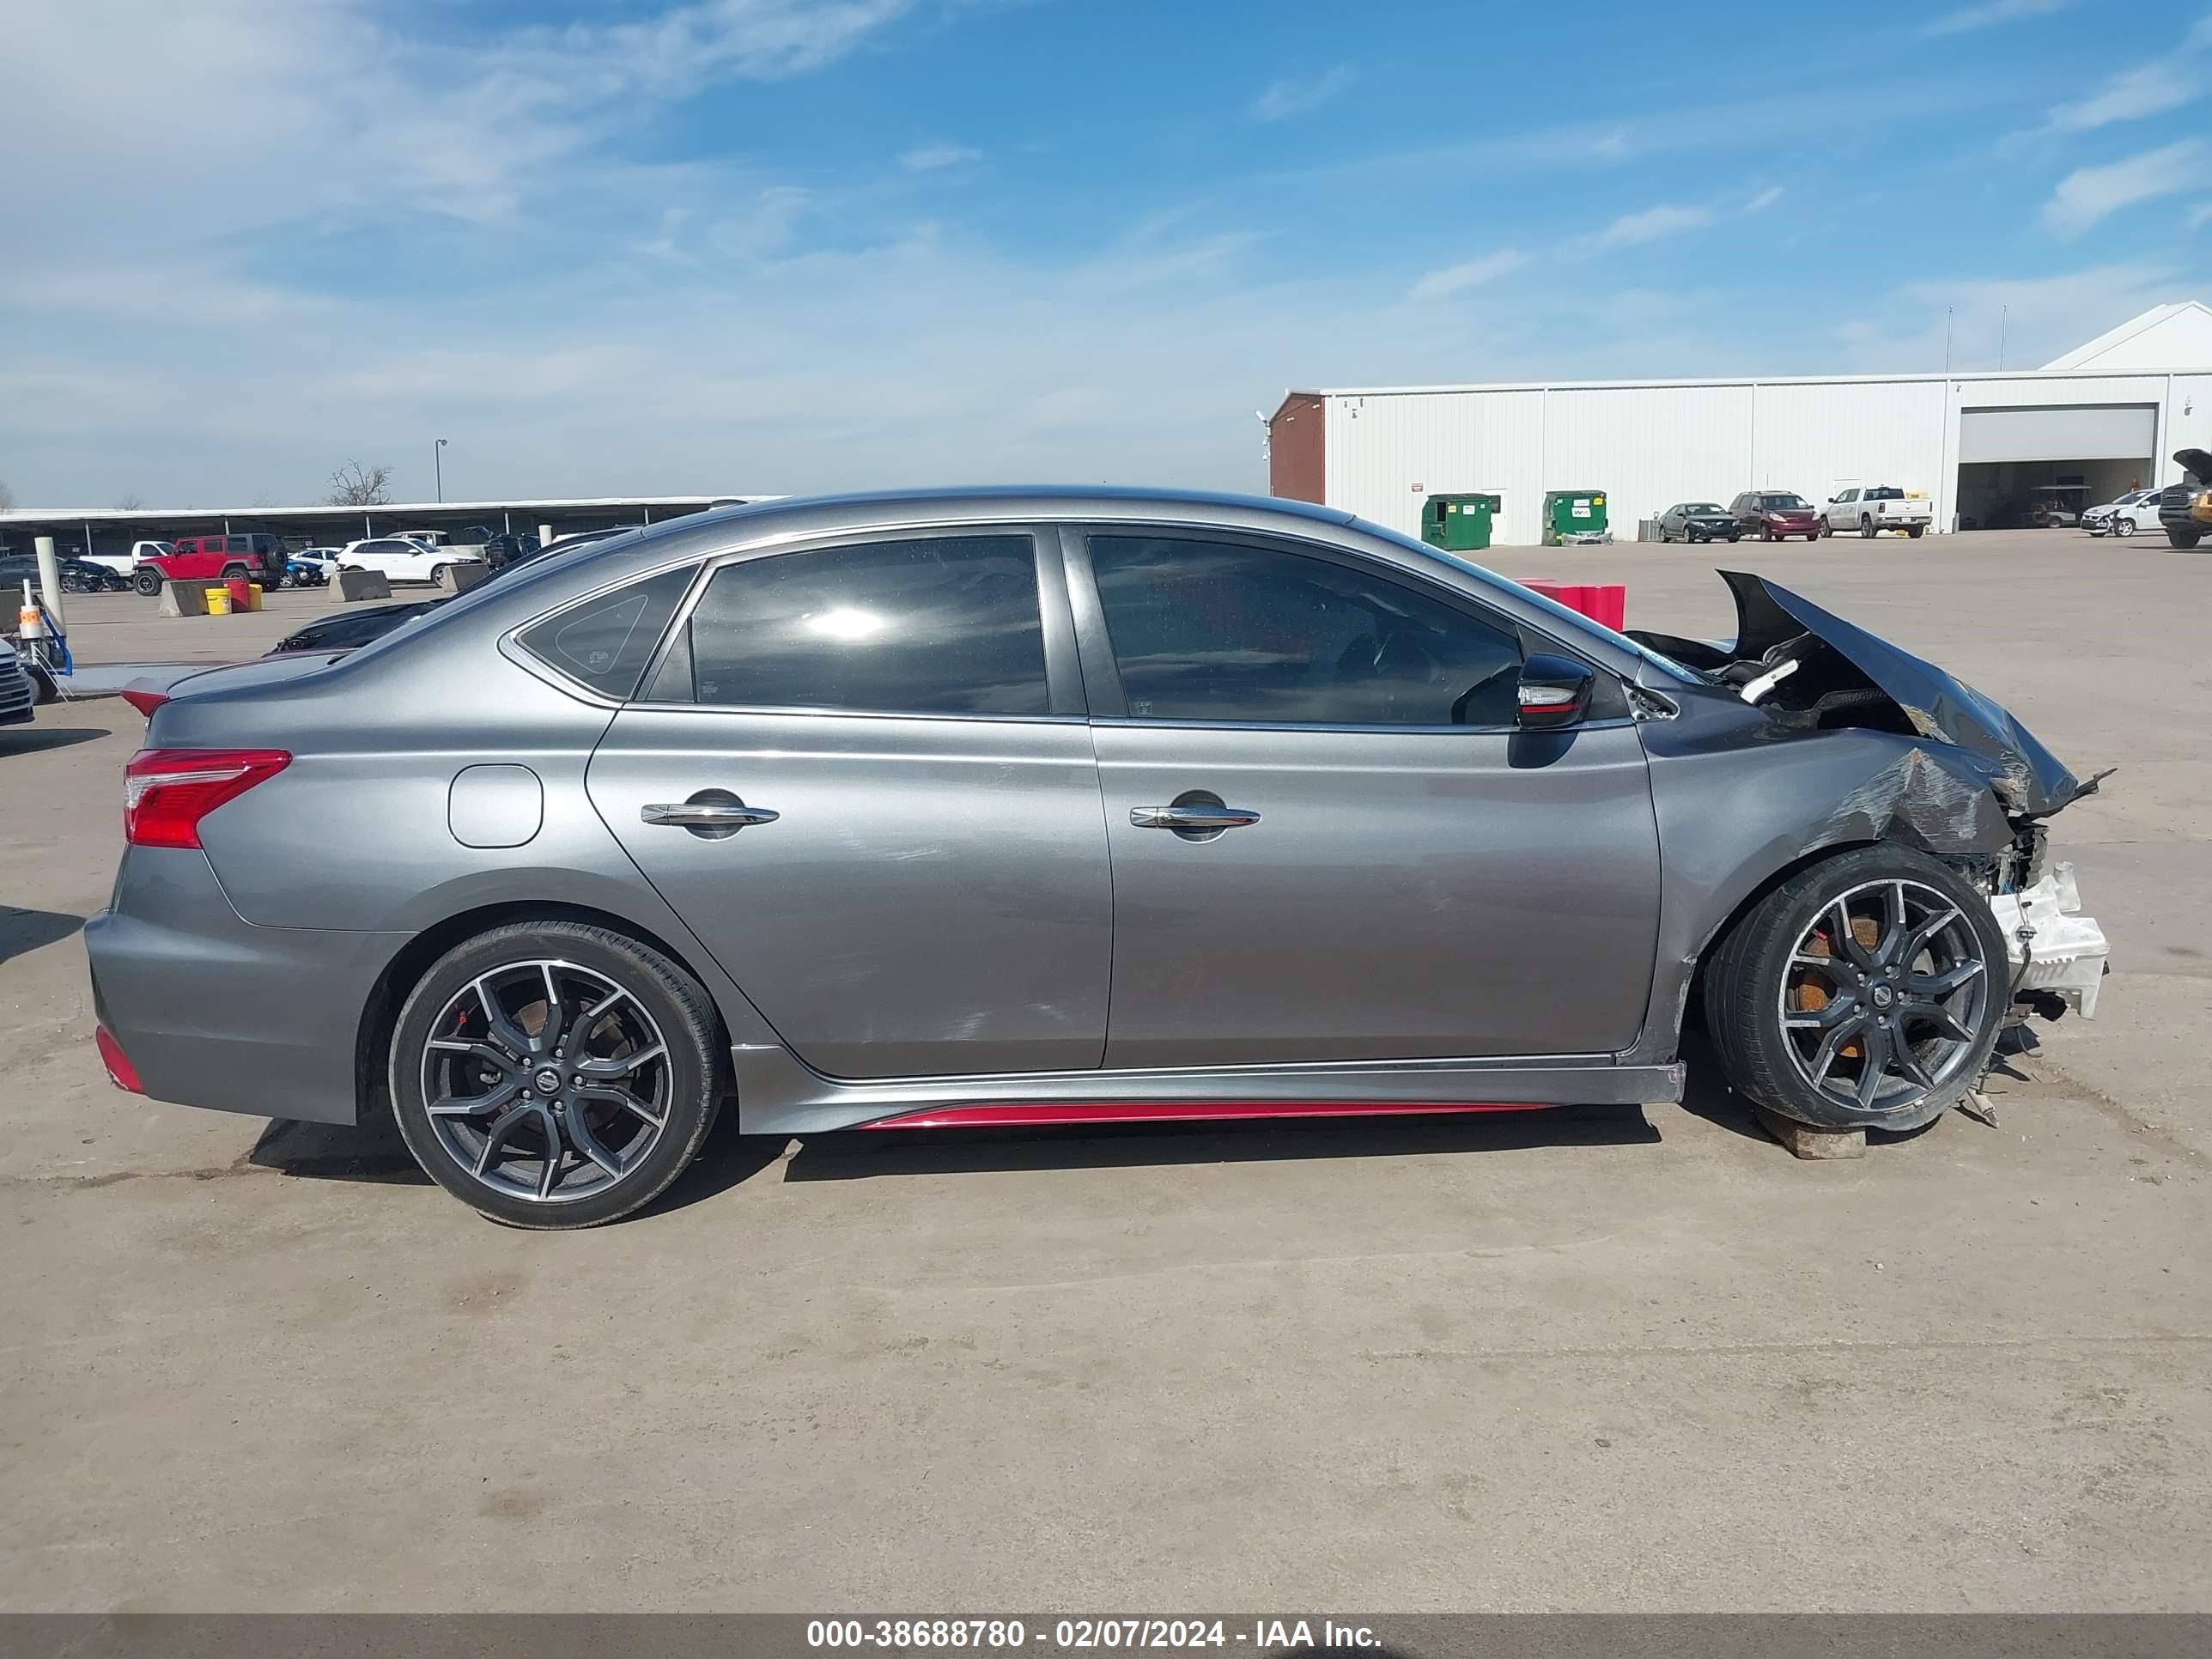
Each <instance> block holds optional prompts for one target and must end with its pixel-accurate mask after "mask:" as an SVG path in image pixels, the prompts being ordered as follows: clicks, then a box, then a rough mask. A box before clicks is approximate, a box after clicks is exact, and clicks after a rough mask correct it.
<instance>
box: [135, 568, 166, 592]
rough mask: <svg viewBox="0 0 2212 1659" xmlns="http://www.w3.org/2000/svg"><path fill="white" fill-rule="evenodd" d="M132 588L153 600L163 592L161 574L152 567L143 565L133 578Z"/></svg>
mask: <svg viewBox="0 0 2212 1659" xmlns="http://www.w3.org/2000/svg"><path fill="white" fill-rule="evenodd" d="M131 586H133V587H135V588H137V590H138V592H141V593H143V594H145V595H146V596H147V597H148V598H149V599H151V598H152V597H153V596H154V595H155V594H156V593H158V592H161V572H160V571H158V570H156V569H155V568H154V567H153V566H151V565H141V566H139V567H138V569H137V572H136V573H135V574H133V575H132V576H131Z"/></svg>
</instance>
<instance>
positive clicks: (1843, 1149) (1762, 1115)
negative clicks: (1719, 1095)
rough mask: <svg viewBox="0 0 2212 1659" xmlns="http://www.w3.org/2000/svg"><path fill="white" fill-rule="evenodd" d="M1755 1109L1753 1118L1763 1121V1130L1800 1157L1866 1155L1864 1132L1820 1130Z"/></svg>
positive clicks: (1856, 1156)
mask: <svg viewBox="0 0 2212 1659" xmlns="http://www.w3.org/2000/svg"><path fill="white" fill-rule="evenodd" d="M1752 1115H1753V1116H1755V1117H1756V1118H1758V1120H1759V1127H1760V1128H1762V1129H1764V1130H1765V1131H1766V1133H1769V1134H1771V1135H1772V1136H1773V1137H1774V1138H1775V1139H1777V1140H1778V1141H1780V1142H1781V1143H1782V1144H1783V1145H1784V1146H1787V1147H1788V1148H1789V1149H1790V1151H1791V1152H1793V1153H1795V1154H1796V1156H1797V1157H1799V1158H1864V1157H1865V1156H1866V1131H1865V1130H1864V1129H1816V1128H1814V1127H1813V1126H1812V1125H1811V1124H1809V1123H1800V1122H1798V1121H1796V1119H1795V1118H1788V1117H1784V1116H1782V1115H1780V1114H1778V1113H1775V1112H1770V1111H1768V1110H1767V1109H1766V1108H1765V1107H1764V1106H1754V1107H1753V1108H1752Z"/></svg>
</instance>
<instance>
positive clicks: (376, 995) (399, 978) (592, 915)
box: [354, 899, 730, 1122]
mask: <svg viewBox="0 0 2212 1659" xmlns="http://www.w3.org/2000/svg"><path fill="white" fill-rule="evenodd" d="M518 921H568V922H578V923H581V924H582V925H584V926H586V927H604V928H605V929H607V930H608V931H609V932H610V933H620V934H622V935H623V936H624V937H625V938H628V939H635V941H636V942H637V943H638V944H640V945H646V946H648V947H649V948H651V949H653V950H655V951H659V952H660V954H661V955H663V956H665V957H667V958H668V959H669V960H670V961H671V962H672V963H675V964H676V965H677V966H678V967H679V968H681V969H683V970H684V972H685V973H687V974H689V975H690V976H691V977H692V979H693V980H694V981H696V982H697V983H698V984H699V985H701V986H702V987H705V988H706V989H707V1001H708V1006H709V1007H711V1008H713V1009H714V1027H715V1036H716V1040H717V1041H718V1042H720V1044H721V1045H722V1047H724V1048H727V1047H728V1046H729V1042H730V1031H729V1020H728V1018H727V1016H726V1014H725V1013H724V1012H723V1011H722V1008H721V1006H720V1002H719V1000H717V999H716V998H715V996H714V991H713V988H712V987H713V985H714V977H715V976H714V975H708V974H702V972H700V970H699V968H698V966H697V964H696V963H694V962H692V960H691V959H690V956H689V955H687V954H686V952H685V951H684V950H683V949H681V948H680V947H679V946H678V945H675V944H673V943H671V941H670V940H668V939H665V938H663V937H662V936H661V935H660V934H659V933H655V932H653V930H652V929H651V928H649V927H642V926H641V925H640V924H639V923H638V922H637V921H635V920H633V919H632V918H630V917H628V916H622V915H616V914H615V913H614V912H612V911H611V910H601V909H598V908H594V907H593V906H591V905H588V904H566V903H560V902H553V901H549V900H543V899H513V900H507V901H503V902H499V903H495V904H482V905H478V906H477V907H475V908H472V909H467V910H458V911H456V912H454V913H453V915H450V916H447V917H445V918H444V919H442V920H441V921H436V922H434V923H433V924H432V925H431V926H429V927H426V928H424V929H423V930H422V932H421V933H417V934H416V935H415V937H414V938H413V939H410V940H408V941H407V943H406V944H405V945H402V946H401V947H400V948H399V950H398V951H397V952H396V953H394V955H393V956H392V960H391V961H390V962H388V963H386V964H385V967H384V971H383V972H382V973H380V974H379V975H377V977H376V982H375V983H374V985H373V986H371V987H370V988H369V994H368V999H367V1000H366V1001H364V1002H363V1003H362V1011H361V1022H360V1024H359V1027H358V1029H357V1030H356V1034H355V1037H354V1100H355V1116H356V1121H362V1122H366V1121H368V1118H369V1117H370V1116H371V1115H374V1114H376V1113H380V1112H385V1111H388V1110H389V1109H390V1108H391V1099H390V1091H389V1086H388V1085H387V1083H386V1076H385V1064H384V1054H385V1051H386V1048H389V1047H390V1046H391V1042H392V1030H393V1028H394V1026H396V1025H397V1024H398V1019H399V1009H400V1005H401V1004H403V1003H404V1002H405V1001H406V1000H407V994H408V993H409V992H410V991H412V990H413V989H414V988H415V987H416V985H417V984H418V983H420V982H421V981H422V975H424V974H426V973H428V971H429V970H430V965H431V963H435V962H436V961H437V959H438V958H439V957H442V956H443V955H445V954H446V952H447V951H450V950H452V949H453V947H454V946H455V945H459V944H461V943H462V942H463V941H465V940H467V939H474V938H475V937H476V936H477V934H479V933H489V932H490V931H491V930H492V929H493V928H495V927H506V926H507V925H508V924H510V923H513V922H518Z"/></svg>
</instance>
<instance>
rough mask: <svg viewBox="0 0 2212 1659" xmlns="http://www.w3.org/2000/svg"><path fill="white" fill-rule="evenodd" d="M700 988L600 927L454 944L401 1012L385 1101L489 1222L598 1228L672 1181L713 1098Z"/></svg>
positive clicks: (456, 1191) (453, 1189)
mask: <svg viewBox="0 0 2212 1659" xmlns="http://www.w3.org/2000/svg"><path fill="white" fill-rule="evenodd" d="M717 1030H718V1026H717V1023H716V1020H715V1016H714V1006H713V1004H712V1003H711V1001H710V1000H708V995H707V993H706V991H705V990H704V989H703V988H702V987H701V986H700V985H699V983H698V981H696V980H695V979H693V978H692V977H691V975H690V974H689V973H687V972H685V971H684V969H683V968H682V967H680V966H679V965H678V964H677V963H674V962H671V961H670V960H669V958H668V957H665V956H664V955H663V954H661V952H659V951H656V950H654V949H653V948H652V947H650V946H649V945H643V944H641V943H640V942H639V941H637V940H635V939H629V938H626V937H624V936H623V935H622V934H620V933H615V932H613V931H611V930H610V929H607V928H604V927H591V926H587V925H585V924H582V923H577V922H567V921H546V922H517V923H510V924H508V925H507V926H505V927H495V928H493V929H492V930H490V931H489V932H488V933H482V934H479V935H478V936H477V937H476V938H475V939H470V940H468V941H467V942H466V943H465V944H462V945H456V946H455V947H454V948H453V949H452V950H451V951H447V953H446V954H445V955H444V956H443V957H440V958H439V959H438V961H437V962H436V963H435V964H433V966H432V967H431V968H430V969H429V971H428V973H426V974H425V975H423V976H422V980H421V981H419V982H418V983H417V984H416V987H415V988H414V990H413V991H412V992H411V993H410V994H409V996H408V998H407V1000H406V1002H405V1004H404V1006H402V1007H401V1009H400V1011H399V1018H398V1021H397V1023H396V1024H395V1025H394V1028H393V1031H392V1048H391V1055H390V1071H391V1086H392V1108H393V1113H394V1115H395V1116H396V1117H397V1118H398V1122H399V1130H400V1133H401V1134H402V1135H404V1137H405V1138H406V1141H407V1146H408V1148H409V1150H410V1151H411V1152H413V1153H414V1154H415V1158H416V1162H418V1163H419V1164H422V1168H423V1170H425V1171H426V1172H427V1173H428V1175H429V1176H430V1178H431V1179H432V1180H434V1181H435V1182H437V1183H438V1184H439V1185H440V1186H441V1187H443V1188H445V1189H446V1190H447V1192H449V1193H451V1194H453V1195H454V1196H455V1197H456V1198H458V1199H459V1200H461V1201H462V1202H463V1203H465V1204H467V1205H469V1206H472V1207H473V1208H475V1209H476V1210H477V1211H478V1212H481V1213H483V1214H484V1215H487V1216H489V1217H490V1218H492V1219H494V1220H495V1221H503V1222H506V1223H507V1224H509V1225H513V1226H517V1227H532V1228H541V1229H546V1230H555V1229H567V1228H575V1227H591V1226H597V1225H599V1224H600V1223H602V1222H607V1221H612V1220H614V1219H616V1218H618V1217H621V1216H624V1215H628V1214H629V1212H631V1211H633V1210H635V1209H637V1208H638V1207H639V1206H641V1205H644V1204H647V1203H650V1202H651V1201H652V1200H653V1199H654V1198H656V1197H658V1196H659V1194H661V1193H662V1192H663V1191H665V1189H666V1188H667V1186H668V1184H669V1183H670V1182H672V1181H674V1180H675V1179H676V1177H677V1176H679V1175H681V1174H682V1173H683V1172H684V1168H685V1166H686V1165H688V1164H690V1162H691V1159H692V1158H693V1156H694V1155H695V1154H696V1152H698V1150H699V1146H700V1144H701V1143H702V1141H703V1140H705V1139H706V1137H707V1131H708V1129H709V1128H711V1127H713V1125H714V1115H715V1112H716V1109H717V1108H718V1106H719V1104H720V1098H721V1093H722V1088H723V1073H724V1066H725V1062H724V1060H723V1059H722V1058H721V1048H720V1042H719V1040H718V1037H717V1035H716V1033H717Z"/></svg>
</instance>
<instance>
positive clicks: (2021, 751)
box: [1720, 570, 2095, 817]
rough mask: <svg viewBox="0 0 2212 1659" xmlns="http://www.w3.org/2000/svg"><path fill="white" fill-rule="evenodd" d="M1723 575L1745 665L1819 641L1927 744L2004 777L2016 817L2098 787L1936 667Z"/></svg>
mask: <svg viewBox="0 0 2212 1659" xmlns="http://www.w3.org/2000/svg"><path fill="white" fill-rule="evenodd" d="M1720 575H1721V580H1723V581H1725V582H1726V583H1728V585H1729V592H1731V593H1733V594H1734V595H1735V610H1736V636H1735V656H1736V657H1737V658H1738V659H1757V658H1759V657H1761V656H1764V655H1765V653H1767V652H1768V651H1770V650H1771V649H1772V648H1773V647H1776V646H1778V645H1780V644H1782V643H1783V642H1784V641H1787V640H1794V639H1796V637H1797V636H1798V635H1801V634H1810V635H1813V636H1814V638H1815V639H1818V640H1819V641H1821V643H1823V644H1824V645H1826V646H1828V647H1831V648H1832V649H1833V650H1834V651H1835V652H1836V653H1838V655H1839V656H1841V657H1843V658H1844V659H1845V660H1846V661H1848V662H1849V663H1850V665H1851V666H1852V667H1854V668H1856V669H1857V670H1858V671H1859V672H1861V673H1862V674H1864V675H1865V676H1866V677H1867V678H1868V679H1869V680H1871V681H1872V682H1874V684H1875V687H1876V688H1877V689H1878V690H1881V691H1882V692H1884V693H1886V694H1887V696H1888V697H1889V698H1890V700H1891V701H1892V702H1895V703H1896V704H1897V706H1898V707H1899V708H1901V709H1903V710H1904V711H1905V718H1906V719H1907V720H1910V721H1911V723H1912V727H1913V729H1914V730H1915V731H1916V732H1919V734H1920V735H1921V736H1922V737H1923V738H1936V739H1938V740H1940V741H1942V742H1944V743H1948V744H1955V745H1956V746H1957V747H1959V748H1960V749H1963V750H1966V751H1967V752H1968V753H1969V754H1972V755H1978V756H1980V757H1982V758H1983V759H1984V760H1986V761H1988V762H1990V763H1991V764H1992V765H1993V766H1995V767H1996V769H1997V772H1998V777H1997V780H1996V782H1995V783H1994V784H1993V785H1992V787H1994V788H1995V789H1996V793H1997V794H1998V795H1999V797H2000V798H2001V799H2002V800H2003V802H2004V805H2005V807H2006V810H2007V811H2010V812H2012V813H2014V814H2015V815H2016V816H2021V817H2049V816H2050V815H2051V813H2053V812H2056V811H2058V810H2059V809H2060V808H2061V807H2063V806H2064V805H2066V804H2067V803H2068V802H2069V801H2071V800H2073V799H2075V798H2076V797H2077V796H2080V795H2081V794H2083V793H2087V789H2089V788H2094V787H2095V781H2094V780H2092V781H2091V782H2090V784H2089V785H2088V786H2087V788H2085V787H2084V786H2083V784H2082V782H2081V780H2080V779H2079V778H2076V777H2075V775H2073V773H2071V772H2069V771H2068V770H2067V769H2066V768H2065V767H2064V766H2063V765H2061V764H2060V763H2059V762H2058V759H2057V757H2056V756H2054V755H2053V754H2052V753H2051V751H2050V750H2048V749H2045V747H2044V746H2043V745H2042V744H2040V743H2039V742H2037V741H2036V739H2035V738H2034V736H2033V734H2032V733H2031V732H2029V731H2028V730H2027V727H2025V726H2022V725H2021V723H2020V722H2019V721H2018V720H2015V719H2014V718H2013V717H2012V715H2011V714H2009V713H2008V712H2007V711H2006V709H2005V708H2002V706H2001V705H2000V704H1998V703H1996V702H1992V701H1990V699H1989V698H1988V697H1985V696H1983V695H1982V694H1981V693H1980V692H1978V691H1977V690H1974V688H1973V687H1972V686H1971V685H1968V684H1966V682H1965V681H1964V680H1961V679H1959V678H1956V677H1955V676H1953V675H1950V674H1947V673H1945V672H1944V671H1942V669H1940V668H1938V667H1936V665H1935V664H1934V663H1931V662H1928V661H1925V660H1923V659H1921V658H1918V657H1916V656H1914V655H1913V654H1912V653H1911V652H1909V651H1903V650H1900V649H1899V648H1898V647H1896V646H1893V645H1892V644H1891V643H1890V642H1889V641H1887V640H1885V639H1882V638H1881V637H1879V636H1878V635H1873V634H1869V633H1868V632H1867V631H1866V630H1865V629H1863V628H1860V627H1857V626H1856V625H1855V624H1853V623H1847V622H1845V621H1844V619H1843V618H1842V617H1838V616H1836V615H1834V614H1833V613H1832V612H1831V611H1823V610H1822V609H1821V608H1820V606H1819V605H1814V603H1813V602H1812V601H1811V600H1810V599H1806V598H1805V597H1804V596H1803V595H1802V594H1798V593H1793V592H1790V590H1789V589H1788V588H1786V587H1784V586H1782V585H1781V584H1780V583H1778V582H1773V581H1769V580H1767V579H1766V578H1765V577H1764V576H1757V575H1753V574H1751V573H1750V572H1749V571H1746V570H1723V571H1722V572H1721V573H1720Z"/></svg>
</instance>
